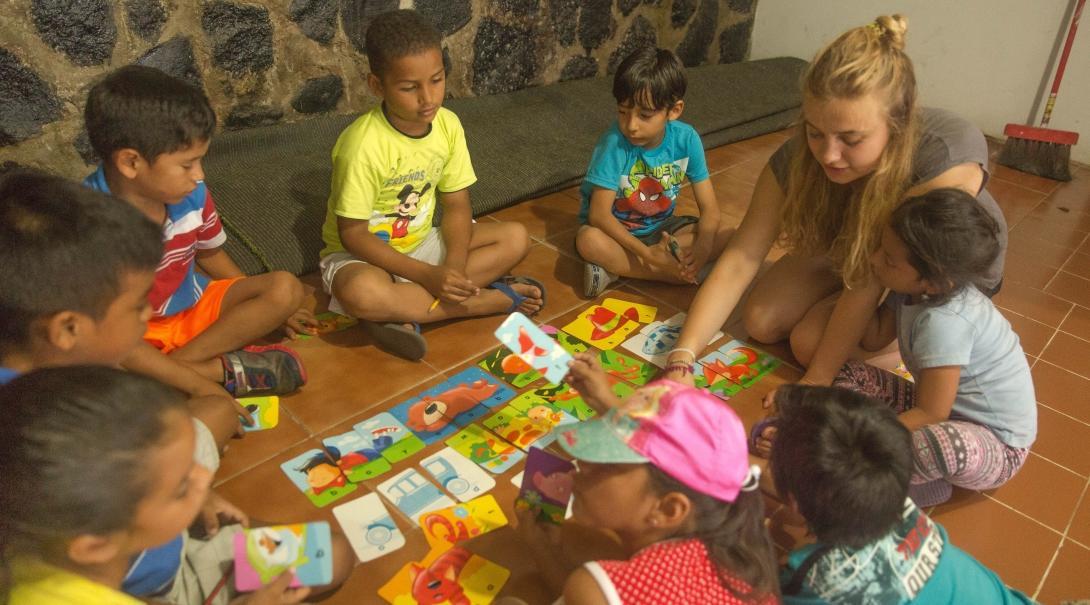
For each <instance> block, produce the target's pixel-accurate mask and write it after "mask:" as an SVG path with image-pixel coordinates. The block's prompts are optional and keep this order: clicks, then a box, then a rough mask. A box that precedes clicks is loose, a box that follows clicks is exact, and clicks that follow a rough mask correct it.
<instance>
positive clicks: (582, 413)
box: [512, 384, 597, 421]
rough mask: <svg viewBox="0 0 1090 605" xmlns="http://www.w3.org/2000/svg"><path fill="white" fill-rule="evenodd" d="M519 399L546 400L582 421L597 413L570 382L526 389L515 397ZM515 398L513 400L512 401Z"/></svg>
mask: <svg viewBox="0 0 1090 605" xmlns="http://www.w3.org/2000/svg"><path fill="white" fill-rule="evenodd" d="M518 399H530V400H531V401H544V402H546V403H548V404H550V405H552V406H554V407H556V408H557V409H559V410H563V411H564V412H566V413H567V414H568V415H569V416H574V417H575V419H576V420H580V421H582V420H586V419H588V418H593V417H594V416H596V415H597V414H596V412H595V411H594V410H593V409H592V408H591V407H590V406H589V405H587V402H586V401H584V400H583V396H582V395H580V394H579V391H577V390H575V389H573V388H572V386H571V385H570V384H548V385H545V386H543V387H540V388H537V389H534V390H532V391H526V392H525V393H522V394H521V395H519V396H518V397H516V398H515V400H518ZM515 400H512V403H514V401H515ZM516 407H519V406H516Z"/></svg>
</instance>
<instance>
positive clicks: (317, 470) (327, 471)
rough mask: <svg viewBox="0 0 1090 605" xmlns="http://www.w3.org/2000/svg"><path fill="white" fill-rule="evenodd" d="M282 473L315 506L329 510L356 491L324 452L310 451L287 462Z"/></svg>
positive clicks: (282, 465)
mask: <svg viewBox="0 0 1090 605" xmlns="http://www.w3.org/2000/svg"><path fill="white" fill-rule="evenodd" d="M280 470H282V471H284V474H285V475H287V476H288V479H290V480H291V482H292V483H293V484H294V485H295V487H297V488H298V489H299V491H301V492H303V495H304V496H306V497H307V499H308V500H310V501H311V502H312V503H314V505H315V506H325V505H327V504H329V503H331V502H335V501H337V500H340V499H341V498H343V497H345V496H347V495H348V494H351V493H352V492H354V491H356V484H355V483H351V482H349V481H348V477H346V476H345V475H344V473H343V472H341V469H340V467H338V466H337V464H336V463H335V462H333V460H331V459H330V458H329V456H328V455H327V454H326V453H325V452H323V451H322V450H318V449H313V450H307V451H305V452H303V453H302V454H299V455H298V456H296V457H294V458H292V459H291V460H288V461H287V462H284V463H283V464H281V465H280Z"/></svg>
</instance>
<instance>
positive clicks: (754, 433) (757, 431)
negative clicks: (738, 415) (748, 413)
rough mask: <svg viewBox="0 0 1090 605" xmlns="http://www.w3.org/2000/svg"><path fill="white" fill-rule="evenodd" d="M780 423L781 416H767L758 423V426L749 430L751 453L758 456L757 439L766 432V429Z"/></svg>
mask: <svg viewBox="0 0 1090 605" xmlns="http://www.w3.org/2000/svg"><path fill="white" fill-rule="evenodd" d="M779 421H780V417H779V416H765V417H764V418H763V419H761V420H759V421H757V424H754V425H753V428H752V429H750V430H749V451H750V453H752V454H755V455H757V439H759V438H760V437H761V434H763V433H764V432H765V429H767V428H768V427H770V426H776V424H777V423H778V422H779Z"/></svg>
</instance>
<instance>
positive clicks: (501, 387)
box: [443, 366, 515, 426]
mask: <svg viewBox="0 0 1090 605" xmlns="http://www.w3.org/2000/svg"><path fill="white" fill-rule="evenodd" d="M443 384H445V385H454V386H465V387H466V388H467V389H468V391H467V392H468V394H469V395H470V396H471V397H473V398H474V399H476V400H477V403H479V404H481V405H482V406H484V407H485V408H494V407H496V406H498V405H500V404H502V403H507V402H508V401H510V400H511V398H512V397H514V396H515V391H514V390H512V389H511V387H509V386H507V385H506V384H504V383H503V381H501V380H497V379H496V377H495V376H493V375H491V374H489V373H488V372H485V371H484V370H482V369H481V368H479V367H477V366H470V367H468V368H466V369H464V370H462V371H461V372H458V373H457V374H455V375H454V376H451V377H450V378H449V379H447V381H446V382H444V383H443ZM487 413H488V412H487V410H485V411H483V412H481V414H480V416H484V415H485V414H487ZM467 417H470V414H469V413H466V414H462V415H460V416H458V421H459V422H461V421H462V420H464V419H466V418H467ZM476 417H477V416H473V417H472V418H476ZM472 418H471V419H472ZM465 424H469V423H468V422H467V423H465ZM465 424H463V425H462V426H465Z"/></svg>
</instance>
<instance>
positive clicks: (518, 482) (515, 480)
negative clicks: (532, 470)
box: [511, 470, 526, 487]
mask: <svg viewBox="0 0 1090 605" xmlns="http://www.w3.org/2000/svg"><path fill="white" fill-rule="evenodd" d="M525 472H526V471H525V470H522V471H519V472H517V473H515V476H514V477H511V485H514V486H515V487H522V477H523V474H524V473H525Z"/></svg>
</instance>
